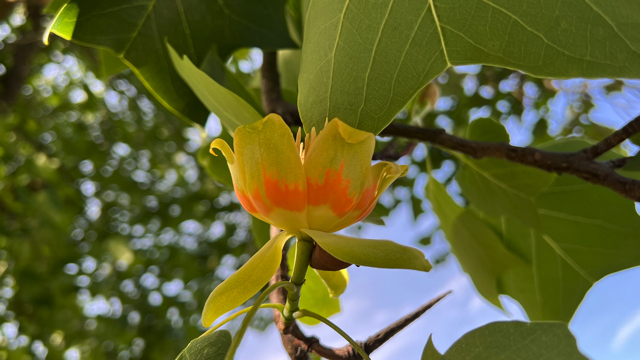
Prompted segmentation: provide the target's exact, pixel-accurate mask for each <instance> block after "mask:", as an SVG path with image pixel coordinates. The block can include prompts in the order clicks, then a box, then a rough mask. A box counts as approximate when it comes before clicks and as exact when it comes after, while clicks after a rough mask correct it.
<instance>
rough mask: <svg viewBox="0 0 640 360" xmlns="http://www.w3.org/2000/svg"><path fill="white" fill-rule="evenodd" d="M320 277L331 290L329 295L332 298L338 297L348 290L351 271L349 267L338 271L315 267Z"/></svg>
mask: <svg viewBox="0 0 640 360" xmlns="http://www.w3.org/2000/svg"><path fill="white" fill-rule="evenodd" d="M313 271H315V272H316V273H317V274H318V276H320V279H321V280H322V282H323V283H324V285H325V286H326V287H327V290H329V296H330V297H332V298H337V297H339V296H340V295H342V294H343V293H344V292H345V290H347V285H349V273H348V272H347V269H342V270H338V271H324V270H317V269H313Z"/></svg>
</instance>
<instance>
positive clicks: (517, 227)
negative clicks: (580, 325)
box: [502, 176, 640, 321]
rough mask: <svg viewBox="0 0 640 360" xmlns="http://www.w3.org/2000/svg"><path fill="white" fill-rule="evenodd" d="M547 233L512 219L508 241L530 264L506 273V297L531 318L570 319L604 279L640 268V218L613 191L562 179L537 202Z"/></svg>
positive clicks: (506, 228)
mask: <svg viewBox="0 0 640 360" xmlns="http://www.w3.org/2000/svg"><path fill="white" fill-rule="evenodd" d="M536 205H537V206H538V213H539V216H540V219H541V222H542V231H536V230H534V229H530V228H527V227H524V226H523V225H521V224H517V223H515V222H513V221H509V220H508V219H507V220H506V221H504V222H503V225H504V226H503V233H504V241H505V242H506V243H507V246H508V247H510V248H513V249H517V252H518V253H519V254H522V255H523V256H524V257H525V258H527V260H528V261H529V263H530V264H531V266H530V267H529V268H528V269H526V270H523V269H519V270H515V271H510V272H507V273H505V276H504V278H503V279H502V283H503V286H504V290H505V293H506V294H508V295H511V296H512V297H514V298H515V299H516V300H518V301H520V303H521V304H522V305H523V306H524V307H525V309H526V310H527V312H528V313H529V316H530V318H531V319H540V320H551V319H554V320H565V321H569V320H570V319H571V317H572V316H573V313H574V312H575V309H576V308H577V307H578V306H579V305H580V302H581V301H582V298H583V297H584V295H585V294H586V292H587V291H588V290H589V288H590V287H591V286H592V285H593V283H595V282H596V281H598V280H599V279H601V278H603V277H604V276H606V275H608V274H611V273H613V272H616V271H620V270H624V269H627V268H630V267H633V266H637V265H640V235H639V234H640V217H639V216H638V214H637V213H636V212H635V209H634V204H633V203H632V202H631V201H628V200H626V199H623V198H622V197H620V196H618V195H617V194H615V193H613V192H612V191H610V190H608V189H605V188H602V187H599V186H595V185H591V184H588V183H585V182H582V181H580V180H578V179H575V178H572V177H569V176H560V177H558V178H557V179H556V180H555V181H554V183H553V184H552V185H551V186H550V187H549V188H548V189H546V190H544V191H543V192H542V193H540V194H539V195H538V197H537V198H536Z"/></svg>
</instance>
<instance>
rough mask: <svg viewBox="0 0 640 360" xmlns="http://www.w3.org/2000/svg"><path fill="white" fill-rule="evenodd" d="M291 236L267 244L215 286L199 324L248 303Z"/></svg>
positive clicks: (274, 267) (207, 323)
mask: <svg viewBox="0 0 640 360" xmlns="http://www.w3.org/2000/svg"><path fill="white" fill-rule="evenodd" d="M291 236H292V235H291V234H289V233H287V232H284V231H283V232H280V233H278V235H276V236H274V237H273V238H272V239H271V240H269V242H267V243H266V244H265V245H264V246H263V247H262V248H261V249H260V250H258V252H257V253H255V254H254V255H253V256H252V257H251V259H249V261H247V262H246V263H245V264H244V265H243V266H242V267H241V268H240V269H238V270H237V271H236V272H235V273H233V274H232V275H231V276H229V278H227V279H226V280H225V281H223V282H222V283H221V284H220V285H218V286H217V287H216V288H215V289H213V292H212V293H211V295H209V298H208V299H207V302H206V303H205V305H204V310H203V312H202V324H203V325H204V326H211V324H213V322H214V321H215V320H216V319H217V318H218V317H220V316H221V315H223V314H224V313H226V312H227V311H230V310H233V309H235V308H236V307H238V306H240V305H242V304H243V303H244V302H245V301H247V300H249V298H251V297H252V296H253V295H255V293H257V292H258V291H259V290H260V289H262V287H263V286H264V285H265V284H266V283H267V282H268V281H269V279H271V276H273V274H274V273H275V272H276V270H277V269H278V266H279V265H280V260H281V259H282V248H283V246H284V244H285V242H286V241H287V240H288V239H289V238H290V237H291Z"/></svg>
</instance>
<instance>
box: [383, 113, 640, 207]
mask: <svg viewBox="0 0 640 360" xmlns="http://www.w3.org/2000/svg"><path fill="white" fill-rule="evenodd" d="M638 131H640V116H639V117H637V118H635V119H634V120H632V121H631V122H630V123H629V124H627V125H626V126H625V127H623V128H622V129H620V130H618V131H616V132H614V133H613V134H612V135H611V136H609V137H607V138H605V139H604V140H603V141H601V142H600V143H598V144H596V145H594V146H593V147H590V148H588V149H594V148H595V149H597V150H593V152H589V154H592V155H593V154H596V153H598V152H600V151H602V149H605V148H607V149H611V148H612V147H613V146H615V145H617V144H619V143H621V142H622V141H624V140H626V139H627V138H628V136H632V135H633V134H635V133H636V132H638ZM380 134H381V135H386V136H400V137H404V138H408V139H415V140H422V141H427V142H430V143H432V144H434V145H436V146H438V147H441V148H444V149H448V150H452V151H457V152H460V153H463V154H465V155H467V156H470V157H472V158H475V159H481V158H494V159H501V160H507V161H511V162H514V163H517V164H522V165H527V166H531V167H535V168H537V169H540V170H544V171H548V172H554V173H557V174H570V175H573V176H575V177H578V178H580V179H582V180H584V181H587V182H590V183H592V184H595V185H600V186H603V187H606V188H609V189H611V190H613V191H615V192H617V193H618V194H619V195H621V196H623V197H625V198H627V199H629V200H632V201H640V181H638V180H634V179H629V178H626V177H624V176H622V175H620V174H618V173H616V172H615V171H614V169H613V168H612V166H611V165H607V164H604V163H599V162H596V161H594V160H593V159H592V158H589V156H587V155H585V152H583V151H584V150H583V151H578V152H574V153H558V152H549V151H545V150H540V149H535V148H530V147H516V146H512V145H509V144H507V143H500V142H483V141H473V140H467V139H462V138H459V137H456V136H453V135H449V134H447V133H446V132H445V131H444V130H443V129H432V128H421V127H416V126H410V125H404V124H398V123H391V124H389V126H387V128H386V129H384V130H382V132H381V133H380ZM625 136H626V137H625ZM602 143H604V144H603V145H600V144H602ZM614 143H615V144H614ZM612 144H614V145H612Z"/></svg>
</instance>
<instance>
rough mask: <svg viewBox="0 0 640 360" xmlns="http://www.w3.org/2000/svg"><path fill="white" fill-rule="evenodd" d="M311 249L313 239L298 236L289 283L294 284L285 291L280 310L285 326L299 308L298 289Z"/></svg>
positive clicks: (307, 264)
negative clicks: (293, 287)
mask: <svg viewBox="0 0 640 360" xmlns="http://www.w3.org/2000/svg"><path fill="white" fill-rule="evenodd" d="M312 251H313V241H312V240H311V239H310V238H309V237H306V236H305V235H302V236H298V241H297V242H296V258H295V260H294V261H293V272H292V274H291V283H292V284H293V285H295V289H294V290H293V291H289V292H288V293H287V302H286V303H285V304H284V311H283V312H282V318H283V319H284V325H285V327H287V326H289V325H291V324H292V323H293V322H294V321H295V318H294V317H293V313H295V312H296V311H298V310H299V304H300V291H301V290H302V284H304V279H305V276H306V275H307V269H308V268H309V261H310V260H311V252H312Z"/></svg>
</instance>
